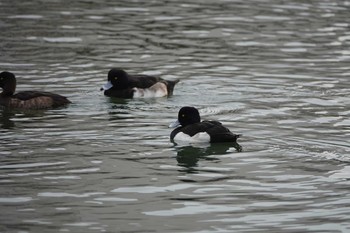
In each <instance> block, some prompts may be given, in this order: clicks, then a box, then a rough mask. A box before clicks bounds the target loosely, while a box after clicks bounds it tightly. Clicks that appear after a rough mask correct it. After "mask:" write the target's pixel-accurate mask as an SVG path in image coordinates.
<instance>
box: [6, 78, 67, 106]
mask: <svg viewBox="0 0 350 233" xmlns="http://www.w3.org/2000/svg"><path fill="white" fill-rule="evenodd" d="M0 87H1V88H2V90H3V91H2V93H1V94H0V105H2V106H4V107H8V108H17V109H46V108H56V107H61V106H64V105H66V104H69V103H71V102H70V101H69V100H68V99H67V98H66V97H64V96H61V95H58V94H54V93H51V92H45V91H20V92H17V93H16V94H15V90H16V77H15V75H14V74H13V73H11V72H7V71H4V72H1V73H0Z"/></svg>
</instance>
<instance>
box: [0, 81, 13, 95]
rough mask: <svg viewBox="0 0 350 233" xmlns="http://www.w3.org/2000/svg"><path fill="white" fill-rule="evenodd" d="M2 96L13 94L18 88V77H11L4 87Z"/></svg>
mask: <svg viewBox="0 0 350 233" xmlns="http://www.w3.org/2000/svg"><path fill="white" fill-rule="evenodd" d="M2 89H3V90H2V93H1V96H12V95H13V94H14V93H15V90H16V79H10V80H8V82H7V83H6V84H5V85H4V87H3V88H2Z"/></svg>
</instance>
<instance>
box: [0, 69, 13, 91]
mask: <svg viewBox="0 0 350 233" xmlns="http://www.w3.org/2000/svg"><path fill="white" fill-rule="evenodd" d="M0 87H1V88H2V89H3V92H2V95H13V93H14V92H15V90H16V78H15V75H14V74H13V73H11V72H8V71H3V72H1V73H0Z"/></svg>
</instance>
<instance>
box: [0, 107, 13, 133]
mask: <svg viewBox="0 0 350 233" xmlns="http://www.w3.org/2000/svg"><path fill="white" fill-rule="evenodd" d="M0 114H1V115H0V124H1V128H3V129H11V128H13V127H15V122H14V121H13V120H12V119H11V118H13V117H14V115H15V114H14V113H13V112H12V111H10V110H8V109H4V110H2V111H1V112H0Z"/></svg>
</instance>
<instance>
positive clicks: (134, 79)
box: [128, 75, 163, 88]
mask: <svg viewBox="0 0 350 233" xmlns="http://www.w3.org/2000/svg"><path fill="white" fill-rule="evenodd" d="M160 81H163V79H162V78H159V77H154V76H148V75H129V76H128V87H129V88H133V87H137V88H149V87H150V86H152V85H154V84H156V83H157V82H160Z"/></svg>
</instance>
